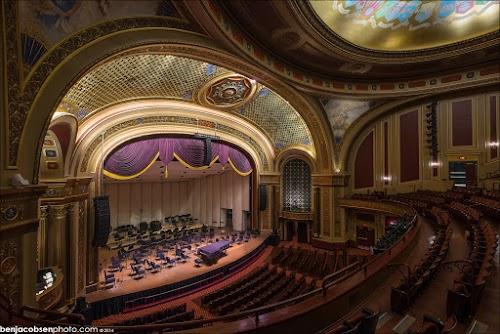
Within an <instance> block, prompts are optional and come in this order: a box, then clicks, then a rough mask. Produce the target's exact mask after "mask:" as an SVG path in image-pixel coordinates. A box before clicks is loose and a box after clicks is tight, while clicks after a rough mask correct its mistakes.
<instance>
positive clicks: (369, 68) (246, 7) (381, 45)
mask: <svg viewBox="0 0 500 334" xmlns="http://www.w3.org/2000/svg"><path fill="white" fill-rule="evenodd" d="M197 3H198V2H189V1H188V2H186V6H188V7H192V8H190V12H191V13H192V14H193V15H194V16H195V17H196V18H197V19H198V21H199V22H201V21H202V20H204V19H205V20H206V19H207V18H206V16H207V15H206V13H205V12H206V11H210V10H213V12H212V13H211V19H212V20H213V18H217V17H222V19H220V20H218V21H216V23H217V26H216V27H215V28H213V29H211V30H210V26H208V25H207V28H206V29H209V31H210V33H211V34H212V35H214V36H217V38H220V39H221V40H222V41H224V42H226V43H228V44H231V45H234V46H235V49H238V50H239V51H240V52H242V54H245V55H247V54H248V53H249V52H247V49H249V48H250V47H249V46H248V44H251V45H252V47H253V48H254V49H255V50H257V51H254V53H255V56H254V58H255V59H256V60H257V61H259V59H263V61H261V64H262V65H264V66H266V67H268V68H270V69H272V70H275V71H276V72H277V73H281V72H280V69H279V68H278V67H277V66H274V63H280V64H281V65H280V66H281V67H283V68H286V69H287V70H288V72H287V71H284V73H285V76H284V77H286V74H287V73H295V72H300V73H301V74H302V75H311V76H314V75H316V76H318V77H322V78H325V79H326V78H330V79H332V80H333V81H335V80H338V81H346V82H349V81H351V80H353V81H354V80H356V81H357V80H359V81H370V82H372V83H373V82H397V81H398V80H421V79H422V78H426V77H429V78H430V77H431V76H436V75H438V74H449V73H451V72H456V71H462V70H463V71H466V70H468V69H470V68H474V67H477V66H483V67H486V66H495V65H496V64H497V63H498V59H499V56H500V52H499V48H498V41H499V38H500V30H499V23H498V15H499V2H498V1H486V0H483V1H475V0H467V1H455V0H446V1H439V0H408V1H397V0H378V1H361V0H359V1H354V0H345V1H333V0H288V1H246V0H231V1H215V2H210V6H208V5H206V6H205V7H204V8H203V9H205V11H203V10H200V8H199V7H200V6H195V4H197ZM212 8H213V9H212ZM226 26H229V27H230V29H227V30H224V29H225V27H226ZM221 31H222V32H221ZM238 40H245V41H247V43H238ZM262 50H263V51H262ZM268 64H271V65H268ZM273 66H274V67H273ZM290 76H291V75H290ZM295 82H298V81H296V80H294V83H295ZM305 89H306V90H310V89H311V87H310V86H307V88H305ZM379 91H381V90H379Z"/></svg>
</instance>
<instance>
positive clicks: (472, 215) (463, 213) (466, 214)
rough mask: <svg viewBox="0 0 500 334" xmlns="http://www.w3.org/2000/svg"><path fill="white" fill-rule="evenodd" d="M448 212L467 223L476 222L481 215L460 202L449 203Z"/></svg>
mask: <svg viewBox="0 0 500 334" xmlns="http://www.w3.org/2000/svg"><path fill="white" fill-rule="evenodd" d="M448 208H449V210H450V212H452V213H454V214H455V215H457V216H459V217H461V218H462V219H464V220H465V221H467V222H478V221H479V219H481V216H482V213H481V211H479V210H476V209H474V208H472V207H470V206H468V205H466V204H463V203H460V202H451V203H450V205H449V206H448Z"/></svg>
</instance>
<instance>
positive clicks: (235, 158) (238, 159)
mask: <svg viewBox="0 0 500 334" xmlns="http://www.w3.org/2000/svg"><path fill="white" fill-rule="evenodd" d="M212 155H214V156H217V155H218V156H219V162H220V163H221V164H222V165H226V164H227V163H228V162H229V160H231V162H232V163H233V166H234V168H235V169H236V172H239V173H240V174H248V173H250V172H251V171H252V164H251V163H250V161H249V160H248V158H247V157H246V155H245V154H243V153H242V152H241V151H239V150H237V149H235V148H233V147H231V146H228V145H226V144H222V143H214V144H212Z"/></svg>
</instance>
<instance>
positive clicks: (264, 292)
mask: <svg viewBox="0 0 500 334" xmlns="http://www.w3.org/2000/svg"><path fill="white" fill-rule="evenodd" d="M314 287H315V283H314V282H312V283H311V284H306V280H305V278H304V277H302V278H301V279H300V280H297V279H296V275H295V274H294V273H292V274H290V275H288V276H287V275H286V273H285V271H283V270H278V269H277V268H276V267H274V268H272V269H269V268H268V267H267V266H263V267H260V268H258V269H256V270H254V271H253V272H251V273H249V274H248V275H246V276H245V277H243V278H241V279H239V280H238V281H236V282H234V283H232V284H231V285H229V286H227V287H225V288H223V289H220V290H217V291H214V292H211V293H209V294H207V295H205V296H203V297H202V298H201V302H202V305H203V306H204V307H207V308H208V309H209V310H210V311H211V312H212V313H215V314H217V315H225V314H229V313H234V312H241V311H246V310H250V309H253V308H257V307H261V306H264V305H268V304H270V303H275V302H279V301H281V300H285V299H288V298H291V297H292V296H293V294H303V293H306V292H308V291H310V290H311V289H313V288H314Z"/></svg>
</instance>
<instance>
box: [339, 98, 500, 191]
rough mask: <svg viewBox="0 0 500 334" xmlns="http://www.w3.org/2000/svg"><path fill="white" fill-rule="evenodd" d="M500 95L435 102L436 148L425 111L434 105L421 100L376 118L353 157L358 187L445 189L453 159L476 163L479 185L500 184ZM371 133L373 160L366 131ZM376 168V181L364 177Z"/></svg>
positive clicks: (351, 166)
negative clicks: (433, 145)
mask: <svg viewBox="0 0 500 334" xmlns="http://www.w3.org/2000/svg"><path fill="white" fill-rule="evenodd" d="M499 103H500V94H499V93H487V94H477V95H470V96H459V97H454V98H449V99H441V100H438V101H437V107H436V114H437V130H436V137H437V143H438V148H437V150H438V153H437V156H436V157H433V155H432V153H431V150H430V148H429V145H430V143H429V142H428V140H429V138H430V137H429V136H428V132H430V131H431V130H430V129H428V123H427V121H426V120H427V116H426V114H427V113H428V112H429V110H430V108H428V105H426V104H420V105H416V106H413V107H408V108H405V109H403V110H399V111H396V112H394V113H392V114H390V115H388V116H385V117H382V118H379V119H377V120H376V121H374V122H372V123H371V124H369V125H368V126H367V127H366V128H365V130H364V131H363V132H362V133H360V135H359V136H358V138H357V139H356V141H355V142H354V149H353V150H352V151H351V156H350V157H349V164H348V166H349V170H350V171H351V172H352V173H353V175H354V178H353V180H352V181H351V182H350V187H349V188H350V190H351V191H354V192H367V191H375V190H378V191H387V192H389V193H394V192H408V191H415V190H417V189H433V190H446V189H448V188H450V187H451V186H452V185H453V182H452V181H450V180H449V172H450V168H449V166H450V162H462V161H463V162H473V163H476V164H477V170H476V175H477V180H476V182H477V186H480V187H485V188H489V189H491V188H496V189H498V188H499V187H500V182H499V181H498V173H499V171H500V159H499V156H500V151H499V146H498V141H499V139H498V138H499V134H500V124H499V123H500V122H499V121H498V120H499V119H500V114H499V110H500V105H499ZM371 133H373V142H374V143H373V150H374V151H373V152H374V153H373V160H372V161H370V159H369V156H370V154H369V153H370V152H369V150H368V149H367V145H366V140H367V138H368V137H367V136H369V135H371ZM371 168H373V172H374V175H373V176H374V183H373V184H372V185H370V184H369V182H364V181H363V182H362V181H360V179H361V180H364V178H367V175H369V171H370V169H371Z"/></svg>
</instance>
